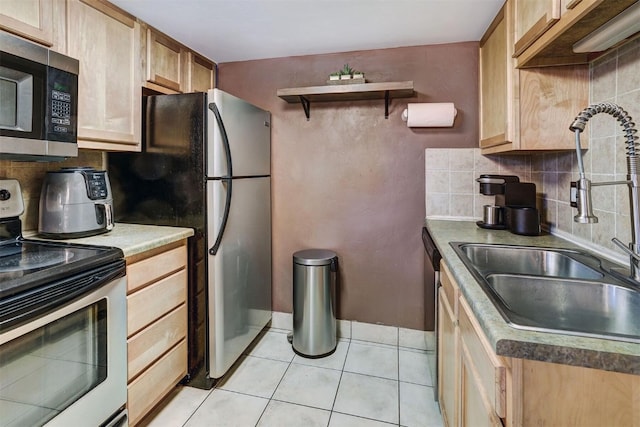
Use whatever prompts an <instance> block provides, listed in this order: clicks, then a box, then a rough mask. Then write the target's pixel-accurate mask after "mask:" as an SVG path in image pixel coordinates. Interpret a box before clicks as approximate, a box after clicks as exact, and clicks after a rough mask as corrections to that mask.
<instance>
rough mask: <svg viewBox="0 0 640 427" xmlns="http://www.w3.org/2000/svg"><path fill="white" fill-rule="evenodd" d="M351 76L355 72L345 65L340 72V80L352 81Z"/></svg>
mask: <svg viewBox="0 0 640 427" xmlns="http://www.w3.org/2000/svg"><path fill="white" fill-rule="evenodd" d="M351 74H353V70H352V69H351V67H349V64H344V67H342V70H340V80H349V79H351Z"/></svg>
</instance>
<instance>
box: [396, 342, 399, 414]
mask: <svg viewBox="0 0 640 427" xmlns="http://www.w3.org/2000/svg"><path fill="white" fill-rule="evenodd" d="M397 343H398V347H396V348H397V355H398V426H400V330H398V341H397Z"/></svg>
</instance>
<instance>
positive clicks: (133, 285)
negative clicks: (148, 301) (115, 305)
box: [127, 245, 187, 293]
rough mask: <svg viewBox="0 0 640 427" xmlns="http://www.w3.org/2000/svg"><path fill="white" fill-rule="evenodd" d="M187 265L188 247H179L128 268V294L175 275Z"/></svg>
mask: <svg viewBox="0 0 640 427" xmlns="http://www.w3.org/2000/svg"><path fill="white" fill-rule="evenodd" d="M185 265H187V247H186V245H182V246H179V247H177V248H174V249H171V250H169V251H166V252H162V253H160V254H158V255H155V256H152V257H150V258H147V259H143V260H142V261H138V262H135V263H133V264H131V265H128V266H127V293H131V292H133V291H135V290H136V289H140V288H142V287H143V286H145V285H148V284H149V283H151V282H154V281H156V280H158V279H159V278H161V277H164V276H166V275H168V274H171V273H173V272H174V271H177V270H179V269H181V268H184V266H185Z"/></svg>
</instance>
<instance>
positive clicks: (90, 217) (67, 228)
mask: <svg viewBox="0 0 640 427" xmlns="http://www.w3.org/2000/svg"><path fill="white" fill-rule="evenodd" d="M112 229H113V198H112V195H111V185H110V183H109V176H108V174H107V172H106V171H99V170H96V169H94V168H91V167H72V168H62V169H60V170H58V171H53V172H47V173H46V175H45V178H44V182H43V183H42V191H41V192H40V210H39V216H38V233H39V234H40V235H42V236H44V237H49V238H54V239H67V238H74V237H86V236H93V235H96V234H100V233H106V232H107V231H110V230H112Z"/></svg>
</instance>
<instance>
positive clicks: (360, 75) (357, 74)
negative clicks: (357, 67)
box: [352, 71, 364, 79]
mask: <svg viewBox="0 0 640 427" xmlns="http://www.w3.org/2000/svg"><path fill="white" fill-rule="evenodd" d="M352 76H353V78H354V79H364V73H363V72H362V71H354V72H353V74H352Z"/></svg>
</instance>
